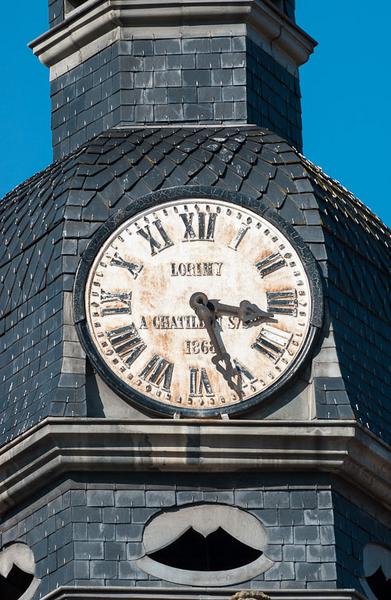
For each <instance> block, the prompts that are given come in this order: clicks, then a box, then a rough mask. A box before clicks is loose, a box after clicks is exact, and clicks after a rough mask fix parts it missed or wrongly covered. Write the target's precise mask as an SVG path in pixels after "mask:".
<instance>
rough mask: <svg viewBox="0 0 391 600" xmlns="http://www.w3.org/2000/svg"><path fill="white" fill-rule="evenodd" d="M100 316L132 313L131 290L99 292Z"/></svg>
mask: <svg viewBox="0 0 391 600" xmlns="http://www.w3.org/2000/svg"><path fill="white" fill-rule="evenodd" d="M100 302H101V304H104V305H108V306H101V316H102V317H106V316H108V315H125V314H127V315H130V314H132V304H131V302H132V292H105V290H101V294H100Z"/></svg>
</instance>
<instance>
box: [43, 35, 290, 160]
mask: <svg viewBox="0 0 391 600" xmlns="http://www.w3.org/2000/svg"><path fill="white" fill-rule="evenodd" d="M51 96H52V131H53V147H54V156H55V158H60V157H63V156H65V155H67V154H68V153H69V152H70V151H72V150H74V149H75V148H78V147H79V146H81V145H82V144H84V143H85V142H86V141H87V140H89V139H91V138H93V137H95V136H96V135H98V134H99V133H102V132H103V131H106V130H107V129H109V128H111V127H115V126H119V125H131V124H140V125H145V124H150V123H160V124H176V123H180V124H184V123H188V124H195V123H211V122H213V123H232V124H234V123H246V122H250V123H254V124H258V125H262V126H264V127H269V128H271V129H272V130H273V131H275V132H276V133H279V134H280V135H282V136H283V137H285V138H287V139H288V141H290V142H291V143H292V144H293V145H295V146H296V147H298V148H299V149H300V148H301V116H300V91H299V84H298V80H297V79H296V78H295V77H294V76H293V75H291V74H290V73H289V72H288V71H286V69H285V68H283V67H282V66H281V65H279V64H278V63H277V62H276V61H275V60H274V59H273V58H272V57H271V56H270V55H268V54H267V53H266V52H264V51H263V50H262V49H261V48H259V47H258V46H256V45H255V44H254V43H253V42H251V41H250V40H248V39H246V38H245V36H228V37H208V38H186V39H169V40H166V39H156V40H134V41H122V42H115V43H114V44H112V45H111V46H109V47H108V48H105V49H104V50H102V51H101V52H99V53H97V54H96V55H95V56H93V57H91V58H90V59H88V60H86V61H84V62H83V63H82V64H81V65H79V66H77V67H75V68H74V69H72V70H70V71H69V72H67V73H66V74H64V75H61V76H60V77H58V78H57V79H56V80H54V81H53V82H52V85H51Z"/></svg>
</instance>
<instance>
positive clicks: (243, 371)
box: [233, 359, 257, 385]
mask: <svg viewBox="0 0 391 600" xmlns="http://www.w3.org/2000/svg"><path fill="white" fill-rule="evenodd" d="M233 362H234V365H235V368H236V372H237V374H238V377H239V382H240V384H241V383H242V382H243V381H244V380H246V383H244V385H248V383H254V382H255V381H256V380H257V378H256V377H254V375H253V374H252V373H251V372H250V371H249V370H248V369H247V367H244V366H243V365H242V364H241V363H240V362H239V361H238V360H236V359H234V360H233Z"/></svg>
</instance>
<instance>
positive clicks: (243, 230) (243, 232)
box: [228, 223, 250, 250]
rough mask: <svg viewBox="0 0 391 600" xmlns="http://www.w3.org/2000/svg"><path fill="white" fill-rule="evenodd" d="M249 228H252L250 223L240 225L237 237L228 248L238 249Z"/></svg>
mask: <svg viewBox="0 0 391 600" xmlns="http://www.w3.org/2000/svg"><path fill="white" fill-rule="evenodd" d="M249 229H250V227H249V226H248V225H245V224H244V223H242V224H241V225H240V227H239V229H238V231H237V232H236V235H235V237H234V238H233V240H232V241H231V242H230V243H229V244H228V248H231V249H232V250H237V249H238V246H239V244H240V242H241V241H242V239H243V238H244V236H245V235H246V233H247V231H248V230H249Z"/></svg>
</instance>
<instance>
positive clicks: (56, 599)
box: [43, 586, 365, 600]
mask: <svg viewBox="0 0 391 600" xmlns="http://www.w3.org/2000/svg"><path fill="white" fill-rule="evenodd" d="M262 591H264V592H265V593H269V594H271V596H272V598H273V600H365V598H364V596H362V595H361V594H360V593H358V592H356V591H355V590H351V589H343V590H336V589H324V590H317V589H303V590H299V589H291V590H289V589H287V590H277V589H273V590H270V591H269V592H268V591H267V590H262ZM234 593H235V590H234V589H232V588H231V589H226V590H221V589H217V590H216V589H213V588H202V589H201V590H200V589H199V588H198V589H197V588H185V587H183V586H180V587H176V588H160V587H159V588H143V587H137V589H134V590H131V589H129V588H121V587H116V588H110V587H104V588H102V587H95V588H94V587H91V588H88V589H87V588H85V589H83V588H80V587H78V588H77V589H75V588H70V587H62V588H59V589H57V590H55V591H54V592H51V593H50V594H48V595H47V596H45V597H44V598H43V600H87V599H89V600H230V598H231V597H232V594H234Z"/></svg>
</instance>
